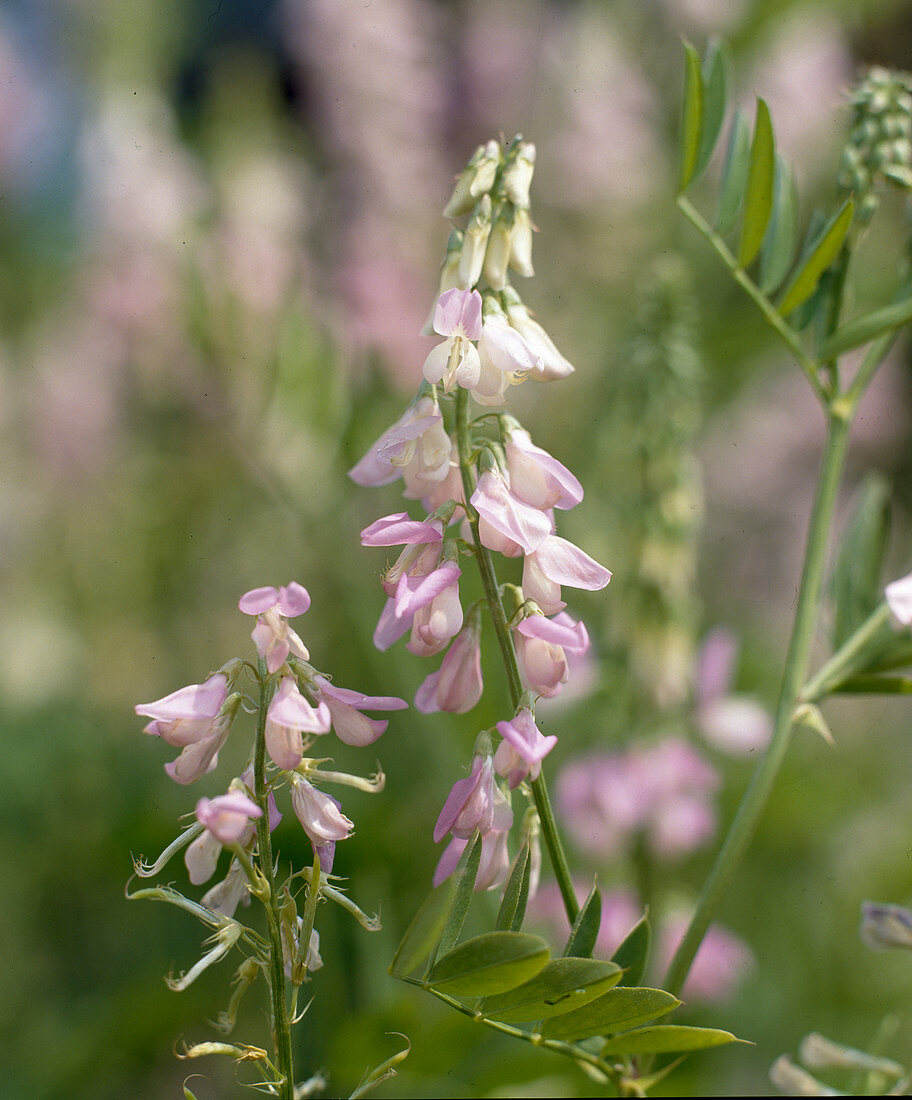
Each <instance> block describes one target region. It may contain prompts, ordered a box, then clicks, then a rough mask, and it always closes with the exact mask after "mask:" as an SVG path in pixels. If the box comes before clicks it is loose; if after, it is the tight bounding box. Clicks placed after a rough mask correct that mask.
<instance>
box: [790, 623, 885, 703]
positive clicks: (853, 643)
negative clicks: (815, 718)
mask: <svg viewBox="0 0 912 1100" xmlns="http://www.w3.org/2000/svg"><path fill="white" fill-rule="evenodd" d="M889 621H890V609H889V607H888V606H887V604H886V601H884V602H883V603H881V604H879V605H878V606H877V607H876V608H875V610H874V611H872V612H871V614H870V615H869V616H868V617H867V618H866V619H865V621H864V622H863V623H862V624H861V626H859V627H858V629H857V630H856V631H855V632H854V633H853V634H851V635H850V636H849V637H848V638H847V639H846V640H845V642H844V643H843V644H842V645H841V646H840V647H839V649H837V650H836V652H835V653H834V654H833V656H832V657H831V658H830V659H829V660H828V661H827V662H826V663H825V664H824V665H823V666H822V667H821V668H820V670H819V671H818V672H816V673H815V674H814V675H813V676H812V677H811V679H810V680H808V682H807V683H806V684H805V685H804V687H803V688H802V690H801V695H800V696H799V699H800V701H801V702H803V703H816V702H819V701H820V700H821V699H822V698H823V697H824V695H828V694H829V693H830V692H831V691H832V690H833V688H834V687H835V686H836V685H837V684H838V683H839V682H840V680H842V679H843V678H844V676H845V674H846V673H847V672H848V671H849V670H850V669H851V668H852V666H853V664H854V662H855V658H856V657H857V656H858V654H859V653H861V652H862V650H863V649H865V648H866V647H867V646H868V644H869V643H870V642H871V641H872V640H873V639H874V638H876V637H877V635H878V634H879V633H880V632H881V630H883V628H884V626H885V625H886V624H887V623H888V622H889Z"/></svg>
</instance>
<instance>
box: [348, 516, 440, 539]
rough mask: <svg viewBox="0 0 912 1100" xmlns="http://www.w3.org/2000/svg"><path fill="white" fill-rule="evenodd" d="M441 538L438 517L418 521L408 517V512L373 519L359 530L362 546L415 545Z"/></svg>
mask: <svg viewBox="0 0 912 1100" xmlns="http://www.w3.org/2000/svg"><path fill="white" fill-rule="evenodd" d="M442 538H443V524H442V523H441V521H440V520H439V519H432V520H430V521H429V522H427V523H425V522H419V521H418V520H413V519H409V515H408V512H394V513H393V514H392V515H389V516H383V517H382V518H381V519H378V520H375V521H374V522H373V523H371V524H370V525H369V526H367V527H365V528H364V530H363V531H362V532H361V545H362V546H400V545H402V544H407V545H410V546H416V545H419V544H421V543H425V542H437V541H439V540H440V539H442Z"/></svg>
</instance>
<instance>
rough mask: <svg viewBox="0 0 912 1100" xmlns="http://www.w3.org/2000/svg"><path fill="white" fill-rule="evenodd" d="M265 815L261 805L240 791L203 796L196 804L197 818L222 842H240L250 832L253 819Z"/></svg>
mask: <svg viewBox="0 0 912 1100" xmlns="http://www.w3.org/2000/svg"><path fill="white" fill-rule="evenodd" d="M262 816H263V811H262V810H261V809H260V807H259V806H258V805H257V804H256V803H255V802H254V801H252V800H251V799H249V798H248V797H247V795H245V794H242V793H241V792H240V791H229V792H228V793H227V794H221V795H219V796H218V797H217V798H213V799H208V798H201V799H200V800H199V802H197V804H196V819H197V821H199V822H200V823H201V824H202V825H205V826H206V829H207V830H208V831H209V832H210V833H212V835H213V836H214V837H215V838H216V839H217V840H219V841H221V843H222V844H240V843H242V840H241V838H242V837H244V836H245V834H248V839H249V832H250V825H251V819H253V818H258V817H262Z"/></svg>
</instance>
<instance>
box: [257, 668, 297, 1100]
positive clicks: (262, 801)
mask: <svg viewBox="0 0 912 1100" xmlns="http://www.w3.org/2000/svg"><path fill="white" fill-rule="evenodd" d="M257 664H258V670H257V672H258V679H259V683H260V709H259V714H258V716H257V733H256V748H255V751H254V759H253V783H254V797H255V799H256V803H257V805H258V806H259V807H260V809H261V810H262V811H263V814H262V817H260V818H258V820H257V851H258V862H259V870H260V873H261V874H262V876H263V878H264V879H265V880H266V884H267V886H268V888H269V896H268V897H267V898H264V899H263V907H264V908H265V910H266V918H267V922H268V924H269V989H270V994H271V997H272V1038H273V1042H274V1044H275V1051H276V1061H277V1063H278V1068H279V1074H280V1075H281V1078H282V1080H281V1081H280V1082H279V1083H278V1090H279V1091H278V1095H279V1097H280V1098H281V1100H293V1097H294V1069H293V1062H292V1054H291V1024H290V1021H289V1017H288V1004H287V1001H286V999H285V960H284V956H283V953H282V934H281V931H280V929H279V916H278V912H277V908H276V907H277V905H278V899H277V897H276V888H275V876H274V875H273V872H272V867H273V863H272V840H271V838H270V835H269V791H268V789H267V787H266V709H267V707H268V705H269V677H268V675H267V672H266V662H265V661H264V660H263V658H262V657H260V659H259V661H258V662H257Z"/></svg>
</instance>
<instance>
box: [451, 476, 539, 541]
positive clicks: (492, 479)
mask: <svg viewBox="0 0 912 1100" xmlns="http://www.w3.org/2000/svg"><path fill="white" fill-rule="evenodd" d="M471 503H472V507H473V508H474V509H475V511H476V512H477V513H478V514H479V516H480V517H481V518H482V519H483V520H484V521H485V522H486V523H487V524H488V525H489V526H490V527H491V528H492V529H493V530H494V531H495V532H497V533H499V534H500V535H503V536H506V538H507V539H508V540H511V541H512V542H513V543H515V544H516V545H517V546H519V547H520V548H521V549H522V551H523V552H524V553H526V554H531V553H532V552H533V551H534V550H537V549H538V547H539V546H541V544H542V543H543V542H544V541H545V539H546V538H547V537H548V536H549V535H550V534H551V530H552V526H553V525H552V521H551V516H550V515H549V514H548V513H547V512H543V511H542V510H541V509H540V508H536V507H534V506H533V505H531V504H526V502H525V501H523V500H520V499H519V497H517V496H515V495H514V494H513V493H511V491H510V487H509V486H508V485H507V482H506V480H505V478H504V477H503V475H502V474H501V473H500V472H499V471H497V470H494V469H490V470H485V472H484V473H483V474H482V475H481V477H480V478H479V479H478V484H477V485H476V486H475V491H474V493H472V497H471ZM479 533H480V534H481V535H482V542H483V543H484V545H485V546H487V548H488V549H489V550H495V551H500V552H502V549H501V546H500V545H499V544H498V545H493V546H492V545H490V541H491V540H490V539H488V541H485V536H484V532H483V529H482V528H481V527H479Z"/></svg>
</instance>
